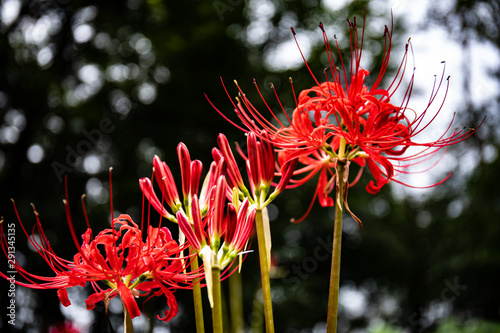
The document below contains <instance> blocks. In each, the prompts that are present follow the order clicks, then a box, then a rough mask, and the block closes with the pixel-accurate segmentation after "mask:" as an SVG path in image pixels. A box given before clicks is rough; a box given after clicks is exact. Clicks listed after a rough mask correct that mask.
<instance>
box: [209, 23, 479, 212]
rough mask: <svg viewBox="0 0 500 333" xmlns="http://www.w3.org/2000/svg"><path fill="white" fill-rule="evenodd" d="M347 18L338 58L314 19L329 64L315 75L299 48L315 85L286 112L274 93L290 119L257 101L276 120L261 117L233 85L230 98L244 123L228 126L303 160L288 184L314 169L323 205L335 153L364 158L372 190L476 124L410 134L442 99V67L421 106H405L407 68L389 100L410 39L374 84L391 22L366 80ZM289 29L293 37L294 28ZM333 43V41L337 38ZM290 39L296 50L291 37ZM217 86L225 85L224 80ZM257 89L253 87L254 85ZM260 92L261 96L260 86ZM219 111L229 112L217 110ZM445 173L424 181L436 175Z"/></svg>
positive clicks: (424, 124) (359, 39)
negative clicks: (391, 71)
mask: <svg viewBox="0 0 500 333" xmlns="http://www.w3.org/2000/svg"><path fill="white" fill-rule="evenodd" d="M348 24H349V32H350V38H351V59H350V63H347V62H345V61H344V59H343V58H342V56H341V53H340V51H339V52H338V57H336V56H335V54H334V53H335V52H334V51H333V50H332V46H331V44H330V42H329V41H328V37H327V35H326V33H325V31H324V28H323V25H322V24H320V28H321V30H322V31H323V38H324V42H325V47H326V51H327V56H328V61H329V65H330V66H329V67H330V68H329V70H328V71H325V77H326V82H323V83H320V82H319V81H318V79H317V78H316V77H315V76H314V74H313V72H312V70H311V69H310V68H309V66H308V65H307V61H306V60H305V57H304V56H303V55H302V57H303V59H304V62H305V64H306V66H307V68H308V70H309V72H310V73H311V75H312V77H313V80H314V82H315V86H313V87H312V88H310V89H306V90H303V91H302V92H300V94H299V97H298V99H296V108H295V110H294V111H293V113H292V116H291V117H290V116H289V115H288V114H286V112H285V109H284V108H283V107H282V106H281V102H280V100H279V98H278V97H277V94H276V93H275V94H276V97H277V99H278V102H279V105H280V107H281V109H282V111H283V112H284V113H285V115H286V118H287V119H288V121H289V125H285V124H283V123H282V122H281V120H280V119H279V118H278V117H277V116H276V114H275V113H274V111H273V110H272V109H271V108H270V107H269V106H268V104H267V103H266V102H265V101H264V103H265V105H266V107H267V109H268V111H269V112H270V113H271V115H272V116H273V118H274V120H275V121H276V122H277V125H275V124H273V123H271V122H270V121H269V120H267V119H266V118H265V117H264V116H263V115H261V114H260V113H259V112H258V110H257V108H256V107H255V106H253V104H252V103H251V102H250V101H249V100H248V99H247V97H246V95H245V94H244V93H243V91H242V90H241V89H240V88H239V86H238V90H239V97H238V98H237V102H236V103H234V102H233V106H234V108H235V110H236V113H237V115H238V117H239V119H240V120H241V122H242V124H243V127H241V126H238V125H236V124H235V126H237V127H239V128H240V129H242V130H243V131H245V132H251V133H255V135H256V136H257V137H260V138H261V139H262V140H267V141H269V142H271V143H272V144H273V145H275V146H276V147H277V149H278V150H279V151H280V155H281V156H280V160H281V161H286V160H289V159H293V158H299V162H300V163H301V164H303V165H304V167H302V168H299V169H297V170H296V171H295V175H298V176H302V178H300V179H294V180H292V181H291V184H290V186H298V185H301V184H303V183H305V182H306V181H308V180H309V179H310V178H312V176H314V175H315V174H316V173H319V174H320V177H319V182H318V187H317V190H316V194H315V196H318V197H319V199H320V203H321V205H322V206H332V205H333V200H332V199H331V198H330V197H329V196H328V194H329V193H330V192H331V191H332V189H333V186H334V184H335V182H336V181H335V172H334V171H332V170H333V168H334V167H335V166H336V164H337V162H338V161H339V160H341V161H342V162H343V163H348V162H349V161H355V162H356V163H357V164H359V165H360V167H361V170H362V169H363V168H364V166H365V165H367V166H368V169H369V170H370V171H371V174H372V176H373V178H374V180H371V181H370V182H369V184H368V185H367V187H366V190H367V191H368V192H369V193H372V194H374V193H376V192H378V191H379V190H380V189H381V188H382V187H383V186H384V185H385V184H387V183H388V182H390V181H391V180H394V181H396V182H398V183H402V182H401V181H398V180H397V179H395V177H396V176H397V175H398V174H401V173H408V171H407V170H406V169H407V168H408V167H410V166H413V165H416V164H419V163H421V162H424V161H427V160H429V159H431V158H432V157H433V156H435V155H436V154H437V153H438V152H439V151H440V150H441V149H443V148H445V149H446V147H447V146H450V145H453V144H456V143H458V142H461V141H463V140H465V139H467V138H468V137H469V136H471V135H472V134H473V133H474V132H475V130H474V129H469V130H461V131H458V130H455V131H453V132H452V133H451V134H447V133H448V130H449V129H450V128H451V126H452V123H453V119H452V121H451V122H450V124H449V126H448V128H447V129H446V131H444V133H443V134H442V135H440V136H439V137H438V138H437V139H436V140H433V141H429V142H416V141H415V137H416V136H417V135H418V134H420V133H422V132H423V131H425V130H426V129H427V128H428V127H429V126H430V124H431V123H432V122H433V121H434V120H435V119H436V117H437V115H438V114H439V112H440V111H441V109H442V107H443V103H444V100H445V99H446V94H447V91H448V80H447V79H446V83H445V79H444V71H443V75H442V76H441V79H440V80H438V81H436V82H435V83H434V87H433V90H432V93H431V96H430V99H429V102H428V105H427V107H426V108H425V110H423V112H421V113H420V114H418V113H417V112H415V111H414V110H412V109H411V108H409V107H408V102H409V99H410V95H411V91H412V88H413V81H414V75H413V74H412V75H411V78H410V81H409V82H410V83H409V85H408V87H406V88H403V89H405V94H404V97H403V100H402V101H400V102H399V103H398V104H394V103H393V102H392V101H391V99H392V98H393V97H394V94H395V93H396V91H398V90H399V89H402V86H401V84H402V82H403V78H404V76H405V71H406V67H407V62H408V52H409V51H410V50H411V43H410V42H408V44H407V45H406V50H405V53H404V55H403V59H402V61H401V64H400V66H399V68H398V70H397V73H396V75H395V77H394V79H393V80H392V82H391V83H390V84H389V85H388V87H387V88H381V87H380V85H381V82H382V79H383V78H384V76H385V73H386V70H387V67H388V64H389V58H390V53H391V39H392V28H391V29H390V30H389V28H387V27H386V28H385V31H384V38H385V46H384V53H383V59H382V65H381V68H380V71H379V73H378V75H377V76H376V78H375V79H374V83H373V85H372V86H371V87H368V86H366V85H365V78H366V77H367V76H368V75H369V72H368V71H367V70H365V69H364V68H362V67H361V54H362V44H363V39H364V29H363V30H362V33H361V36H359V34H358V28H357V25H356V20H355V19H354V21H353V22H352V21H350V20H348ZM292 33H293V35H294V38H295V40H296V36H295V31H294V30H293V28H292ZM296 42H297V40H296ZM335 44H336V47H337V49H338V48H339V47H338V43H337V41H336V40H335ZM297 46H298V47H299V51H300V46H299V44H298V42H297ZM300 52H301V51H300ZM301 54H302V52H301ZM335 58H338V59H339V60H337V62H336V61H335V60H334V59H335ZM337 65H339V67H340V69H339V67H337ZM254 82H255V80H254ZM223 85H224V83H223ZM443 85H444V86H445V87H444V89H445V90H446V91H445V94H444V98H443V100H442V102H441V103H440V104H439V105H438V107H437V111H436V112H435V113H434V114H433V115H430V116H429V113H430V107H431V105H432V104H433V102H434V101H435V99H436V98H437V95H438V92H439V90H440V89H441V88H443ZM255 86H256V87H257V85H255ZM224 89H226V88H225V86H224ZM273 89H274V87H273ZM292 89H293V85H292ZM257 90H258V87H257ZM258 92H259V94H260V91H259V90H258ZM226 93H227V89H226ZM228 96H229V95H228ZM260 96H261V98H262V95H261V94H260ZM262 99H263V98H262ZM217 111H218V112H219V113H221V112H220V111H219V110H217ZM221 114H222V113H221ZM223 117H224V118H226V119H228V118H227V117H225V116H224V115H223ZM228 120H229V119H228ZM229 121H230V120H229ZM233 124H234V123H233ZM262 133H266V135H263V134H262ZM410 148H411V149H410ZM450 175H451V174H450ZM450 175H448V176H447V177H446V178H445V179H443V180H441V181H439V182H438V183H436V184H433V185H430V186H435V185H438V184H440V183H442V182H443V181H445V180H446V179H447V178H448V177H449V176H450ZM360 176H361V171H360V173H359V174H358V175H357V177H356V178H355V179H354V180H353V181H351V183H350V186H352V185H354V184H355V183H356V182H357V181H358V179H359V178H360ZM402 184H404V185H407V186H411V185H409V184H405V183H402Z"/></svg>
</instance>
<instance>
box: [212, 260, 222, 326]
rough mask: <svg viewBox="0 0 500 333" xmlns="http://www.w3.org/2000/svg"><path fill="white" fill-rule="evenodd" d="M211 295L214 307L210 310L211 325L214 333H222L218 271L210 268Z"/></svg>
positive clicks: (215, 268)
mask: <svg viewBox="0 0 500 333" xmlns="http://www.w3.org/2000/svg"><path fill="white" fill-rule="evenodd" d="M212 284H213V285H212V293H213V299H214V307H213V308H212V324H213V328H214V333H222V332H223V329H222V327H223V325H222V297H221V289H220V269H219V268H217V267H213V268H212Z"/></svg>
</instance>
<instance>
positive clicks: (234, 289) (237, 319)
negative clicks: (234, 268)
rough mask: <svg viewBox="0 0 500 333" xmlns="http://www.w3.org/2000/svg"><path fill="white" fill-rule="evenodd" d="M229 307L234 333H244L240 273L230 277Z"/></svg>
mask: <svg viewBox="0 0 500 333" xmlns="http://www.w3.org/2000/svg"><path fill="white" fill-rule="evenodd" d="M229 307H230V310H231V328H232V332H233V333H243V332H244V323H243V289H242V287H241V274H240V273H239V272H234V273H233V274H232V275H231V276H230V277H229Z"/></svg>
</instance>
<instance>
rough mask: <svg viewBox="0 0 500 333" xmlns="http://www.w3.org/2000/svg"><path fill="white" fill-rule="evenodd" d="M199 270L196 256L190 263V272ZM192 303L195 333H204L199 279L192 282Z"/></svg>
mask: <svg viewBox="0 0 500 333" xmlns="http://www.w3.org/2000/svg"><path fill="white" fill-rule="evenodd" d="M198 268H199V264H198V256H196V258H194V259H193V261H192V262H191V271H197V270H198ZM193 301H194V316H195V320H196V332H197V333H204V332H205V325H204V323H203V303H202V301H201V287H200V279H199V278H198V279H194V280H193Z"/></svg>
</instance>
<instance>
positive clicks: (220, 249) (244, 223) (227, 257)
mask: <svg viewBox="0 0 500 333" xmlns="http://www.w3.org/2000/svg"><path fill="white" fill-rule="evenodd" d="M227 188H228V186H227V183H226V179H225V177H224V176H223V175H221V176H220V177H219V179H218V180H217V184H216V185H214V187H213V190H212V191H211V193H212V195H211V199H210V203H211V204H210V205H209V207H208V212H207V214H206V216H205V217H204V218H202V215H201V211H200V209H199V203H198V198H197V196H196V195H194V196H193V201H192V205H191V207H190V208H191V210H190V211H188V212H187V213H188V214H186V213H184V211H182V210H179V211H177V214H176V217H177V221H178V223H179V228H180V230H181V231H182V232H183V233H184V235H185V236H186V239H187V241H188V243H189V244H190V245H191V246H192V248H193V249H194V250H195V251H196V252H197V253H198V254H199V255H200V257H201V259H202V260H203V264H204V271H205V280H206V285H207V288H208V297H209V300H210V305H211V307H212V308H213V306H214V303H213V295H212V268H216V269H218V270H221V271H222V270H224V269H225V268H226V267H228V268H230V267H231V263H232V262H233V261H234V260H235V259H236V257H237V256H238V255H239V254H241V252H242V251H243V249H244V248H245V247H246V246H247V244H248V240H249V238H250V233H251V231H252V226H253V223H254V218H255V212H256V211H255V207H249V200H248V198H245V199H244V200H243V202H242V203H241V204H240V203H239V200H238V199H236V200H235V202H234V204H233V203H227V205H226V201H227V197H226V192H227ZM224 211H226V213H225V214H224ZM188 215H189V216H191V219H189V218H188ZM221 243H222V244H221ZM232 272H234V270H233V271H230V270H229V269H226V270H225V271H223V272H222V275H223V276H224V277H227V276H229V275H230V274H231V273H232Z"/></svg>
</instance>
